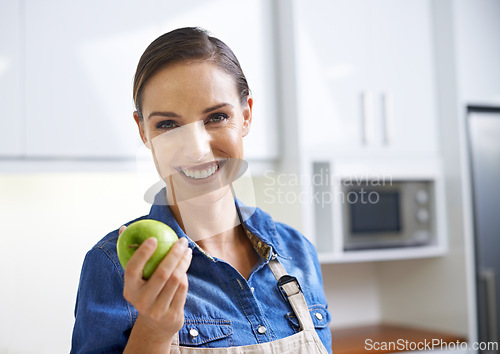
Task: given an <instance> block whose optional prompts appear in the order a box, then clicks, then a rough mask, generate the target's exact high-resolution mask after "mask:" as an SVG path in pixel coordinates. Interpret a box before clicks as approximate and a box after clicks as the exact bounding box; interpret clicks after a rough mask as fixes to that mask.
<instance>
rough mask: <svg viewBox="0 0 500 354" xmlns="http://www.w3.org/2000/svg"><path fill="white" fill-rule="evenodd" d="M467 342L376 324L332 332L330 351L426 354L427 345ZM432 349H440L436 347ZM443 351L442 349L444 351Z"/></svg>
mask: <svg viewBox="0 0 500 354" xmlns="http://www.w3.org/2000/svg"><path fill="white" fill-rule="evenodd" d="M433 341H434V343H435V342H436V341H439V342H440V343H455V345H456V343H457V341H458V342H459V343H462V342H466V339H465V338H463V337H460V336H456V335H452V334H448V333H441V332H436V331H431V330H424V329H421V328H412V327H406V326H398V325H390V324H376V325H369V326H360V327H353V328H341V329H335V328H334V329H332V343H333V344H332V348H333V353H334V354H359V353H369V352H376V353H395V352H401V351H410V350H411V349H413V350H419V349H418V348H419V347H420V348H422V350H426V349H427V350H428V349H429V346H427V347H426V343H430V344H429V345H430V346H431V349H432V343H433ZM434 349H440V347H439V345H438V346H437V347H435V348H434ZM443 349H444V348H443Z"/></svg>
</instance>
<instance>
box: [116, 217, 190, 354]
mask: <svg viewBox="0 0 500 354" xmlns="http://www.w3.org/2000/svg"><path fill="white" fill-rule="evenodd" d="M123 230H125V226H122V227H121V228H120V230H119V234H120V235H121V233H122V232H123ZM156 246H157V240H156V239H155V238H154V237H151V238H149V239H147V240H146V241H144V242H143V243H142V244H141V246H140V247H139V248H138V249H137V251H136V252H135V253H134V255H133V256H132V258H130V260H129V261H128V263H127V267H126V269H125V286H124V290H123V296H124V297H125V299H126V300H127V301H128V302H130V303H131V304H132V305H133V306H134V307H135V308H136V309H137V311H138V312H139V317H138V318H137V321H136V324H135V325H134V329H133V331H132V334H131V338H130V339H133V337H136V336H134V335H133V334H134V331H135V332H140V333H141V337H143V336H144V335H146V336H147V338H140V340H141V342H142V345H144V344H145V342H146V341H147V342H150V343H157V344H161V343H164V344H165V343H166V342H168V345H170V342H171V340H172V338H173V336H174V335H175V333H177V332H178V331H179V330H180V329H181V327H182V325H183V323H184V304H185V302H186V296H187V290H188V279H187V274H186V272H187V270H188V268H189V265H190V264H191V258H192V250H191V249H190V248H188V247H187V240H186V238H184V237H182V238H181V239H180V240H179V241H178V242H176V243H175V244H174V245H173V246H172V248H171V249H170V252H169V253H168V254H167V256H166V257H165V258H164V259H163V260H162V261H161V263H160V264H159V265H158V268H156V270H155V271H154V273H153V275H152V276H151V277H150V278H149V279H148V280H144V279H143V278H142V270H143V268H144V265H145V264H146V262H147V261H148V260H149V258H150V257H151V256H152V255H153V253H154V251H155V249H156ZM137 326H140V327H141V328H136V327H137ZM136 334H137V333H136ZM129 344H130V340H129ZM127 348H128V345H127ZM143 348H144V347H143Z"/></svg>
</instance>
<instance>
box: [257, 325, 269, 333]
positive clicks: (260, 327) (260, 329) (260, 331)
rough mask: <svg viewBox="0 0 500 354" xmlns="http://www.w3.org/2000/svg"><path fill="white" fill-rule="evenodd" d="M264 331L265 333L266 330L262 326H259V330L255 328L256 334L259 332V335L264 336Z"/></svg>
mask: <svg viewBox="0 0 500 354" xmlns="http://www.w3.org/2000/svg"><path fill="white" fill-rule="evenodd" d="M266 331H267V328H266V327H264V326H259V328H257V332H259V333H260V334H264V333H266Z"/></svg>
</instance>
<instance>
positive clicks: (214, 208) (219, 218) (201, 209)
mask: <svg viewBox="0 0 500 354" xmlns="http://www.w3.org/2000/svg"><path fill="white" fill-rule="evenodd" d="M215 192H216V193H217V194H215ZM215 192H214V193H208V194H205V195H202V196H198V197H195V198H191V199H189V200H186V201H180V202H176V203H175V202H174V203H173V204H171V205H170V209H171V210H172V213H173V214H174V217H175V219H176V220H177V222H178V223H179V225H180V226H181V228H182V229H183V231H184V232H185V233H186V235H188V236H189V238H191V239H192V240H193V241H195V242H196V243H198V244H199V245H200V242H201V243H202V244H203V243H205V244H207V243H220V244H225V243H227V242H231V241H232V240H234V239H235V238H236V237H237V236H238V232H239V230H238V226H239V225H240V220H239V217H238V213H237V210H236V206H235V204H234V198H233V194H232V193H231V189H230V187H229V186H226V187H225V188H224V190H217V191H215ZM209 241H210V242H209Z"/></svg>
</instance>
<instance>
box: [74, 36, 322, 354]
mask: <svg viewBox="0 0 500 354" xmlns="http://www.w3.org/2000/svg"><path fill="white" fill-rule="evenodd" d="M134 100H135V104H136V109H137V110H136V112H134V119H135V121H136V123H137V126H138V128H139V133H140V135H141V138H142V140H143V142H144V144H145V145H146V146H147V147H148V148H150V149H151V151H152V154H153V157H154V160H155V164H156V168H157V170H158V172H159V174H160V176H161V177H162V179H163V180H164V181H165V184H166V188H164V189H162V190H161V191H160V192H159V193H158V194H157V195H156V198H155V202H154V204H153V206H152V208H151V211H150V213H149V215H147V216H143V217H141V218H139V219H144V218H148V219H156V220H159V221H162V222H164V223H166V224H168V225H169V226H171V227H172V228H173V229H174V231H175V232H176V233H177V235H178V236H179V242H177V243H176V244H175V245H174V246H173V248H172V250H171V251H170V252H169V253H168V255H167V256H166V257H165V258H164V260H163V261H162V262H161V263H160V265H159V266H158V268H157V269H156V271H155V272H154V273H153V275H152V276H151V278H150V279H149V280H147V281H146V280H144V279H142V269H143V267H144V264H145V263H146V261H147V260H148V259H149V257H150V256H151V255H152V254H153V252H154V249H155V247H156V241H155V239H154V238H151V239H148V240H147V241H145V242H144V243H143V244H142V245H141V246H140V247H139V249H138V250H137V251H136V252H135V254H134V256H133V257H132V258H131V260H130V261H129V263H128V264H127V267H126V270H125V271H124V270H123V269H122V268H121V267H120V265H119V262H118V258H117V255H116V240H117V238H118V235H119V234H120V233H121V232H123V230H124V229H125V227H126V226H122V227H121V228H120V230H115V231H113V232H111V233H110V234H108V235H107V236H106V237H104V238H103V239H102V240H101V241H100V242H99V243H98V244H97V245H96V246H94V248H93V249H92V250H90V251H89V252H88V254H87V256H86V258H85V261H84V264H83V268H82V274H81V278H80V286H79V290H78V297H77V303H76V309H75V317H76V320H75V327H74V331H73V341H72V352H74V353H83V352H105V353H111V352H122V351H123V352H124V353H150V352H151V353H152V352H155V353H156V352H158V353H160V352H161V353H169V352H171V353H179V352H180V353H191V352H197V351H200V350H202V351H203V350H205V351H207V350H208V349H207V348H212V349H210V351H209V352H210V353H219V352H220V353H241V352H245V353H246V352H248V353H268V352H269V353H270V352H272V353H326V352H331V338H330V331H329V328H328V325H329V322H330V315H329V313H328V311H327V309H326V307H327V304H326V298H325V295H324V292H323V287H322V279H321V270H320V267H319V263H318V260H317V256H316V252H315V250H314V248H313V246H312V245H311V244H310V243H309V242H308V241H307V240H306V239H305V238H304V237H303V236H302V235H300V234H299V233H298V232H297V231H295V230H293V229H291V228H290V227H288V226H286V225H284V224H281V223H278V222H274V221H273V220H272V219H271V218H270V216H269V215H268V214H266V213H264V212H263V211H261V210H260V209H258V208H255V209H252V208H248V207H246V206H244V205H242V204H241V203H240V202H239V201H238V200H237V199H235V197H234V193H232V186H231V182H232V181H234V180H235V179H236V178H237V177H238V175H239V174H240V173H241V171H242V170H243V169H244V166H245V164H244V161H243V160H242V159H243V144H242V138H243V137H244V136H245V135H246V134H247V133H248V132H249V129H250V126H251V122H252V105H253V100H252V97H251V96H250V90H249V88H248V84H247V81H246V79H245V76H244V75H243V72H242V70H241V68H240V65H239V63H238V60H237V59H236V57H235V56H234V54H233V53H232V51H231V50H230V49H229V48H228V47H227V46H226V45H225V44H224V43H223V42H221V41H220V40H218V39H216V38H213V37H210V36H209V35H208V34H207V33H206V32H205V31H203V30H201V29H198V28H182V29H178V30H175V31H172V32H169V33H167V34H165V35H163V36H161V37H159V38H158V39H156V40H155V41H153V42H152V43H151V44H150V46H149V47H148V48H147V49H146V51H145V52H144V54H143V56H142V57H141V59H140V61H139V64H138V67H137V72H136V75H135V80H134ZM134 221H135V220H134ZM128 224H130V223H127V224H126V225H128ZM287 274H290V275H287ZM188 283H189V290H188ZM299 284H300V285H299ZM325 348H328V349H325Z"/></svg>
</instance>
